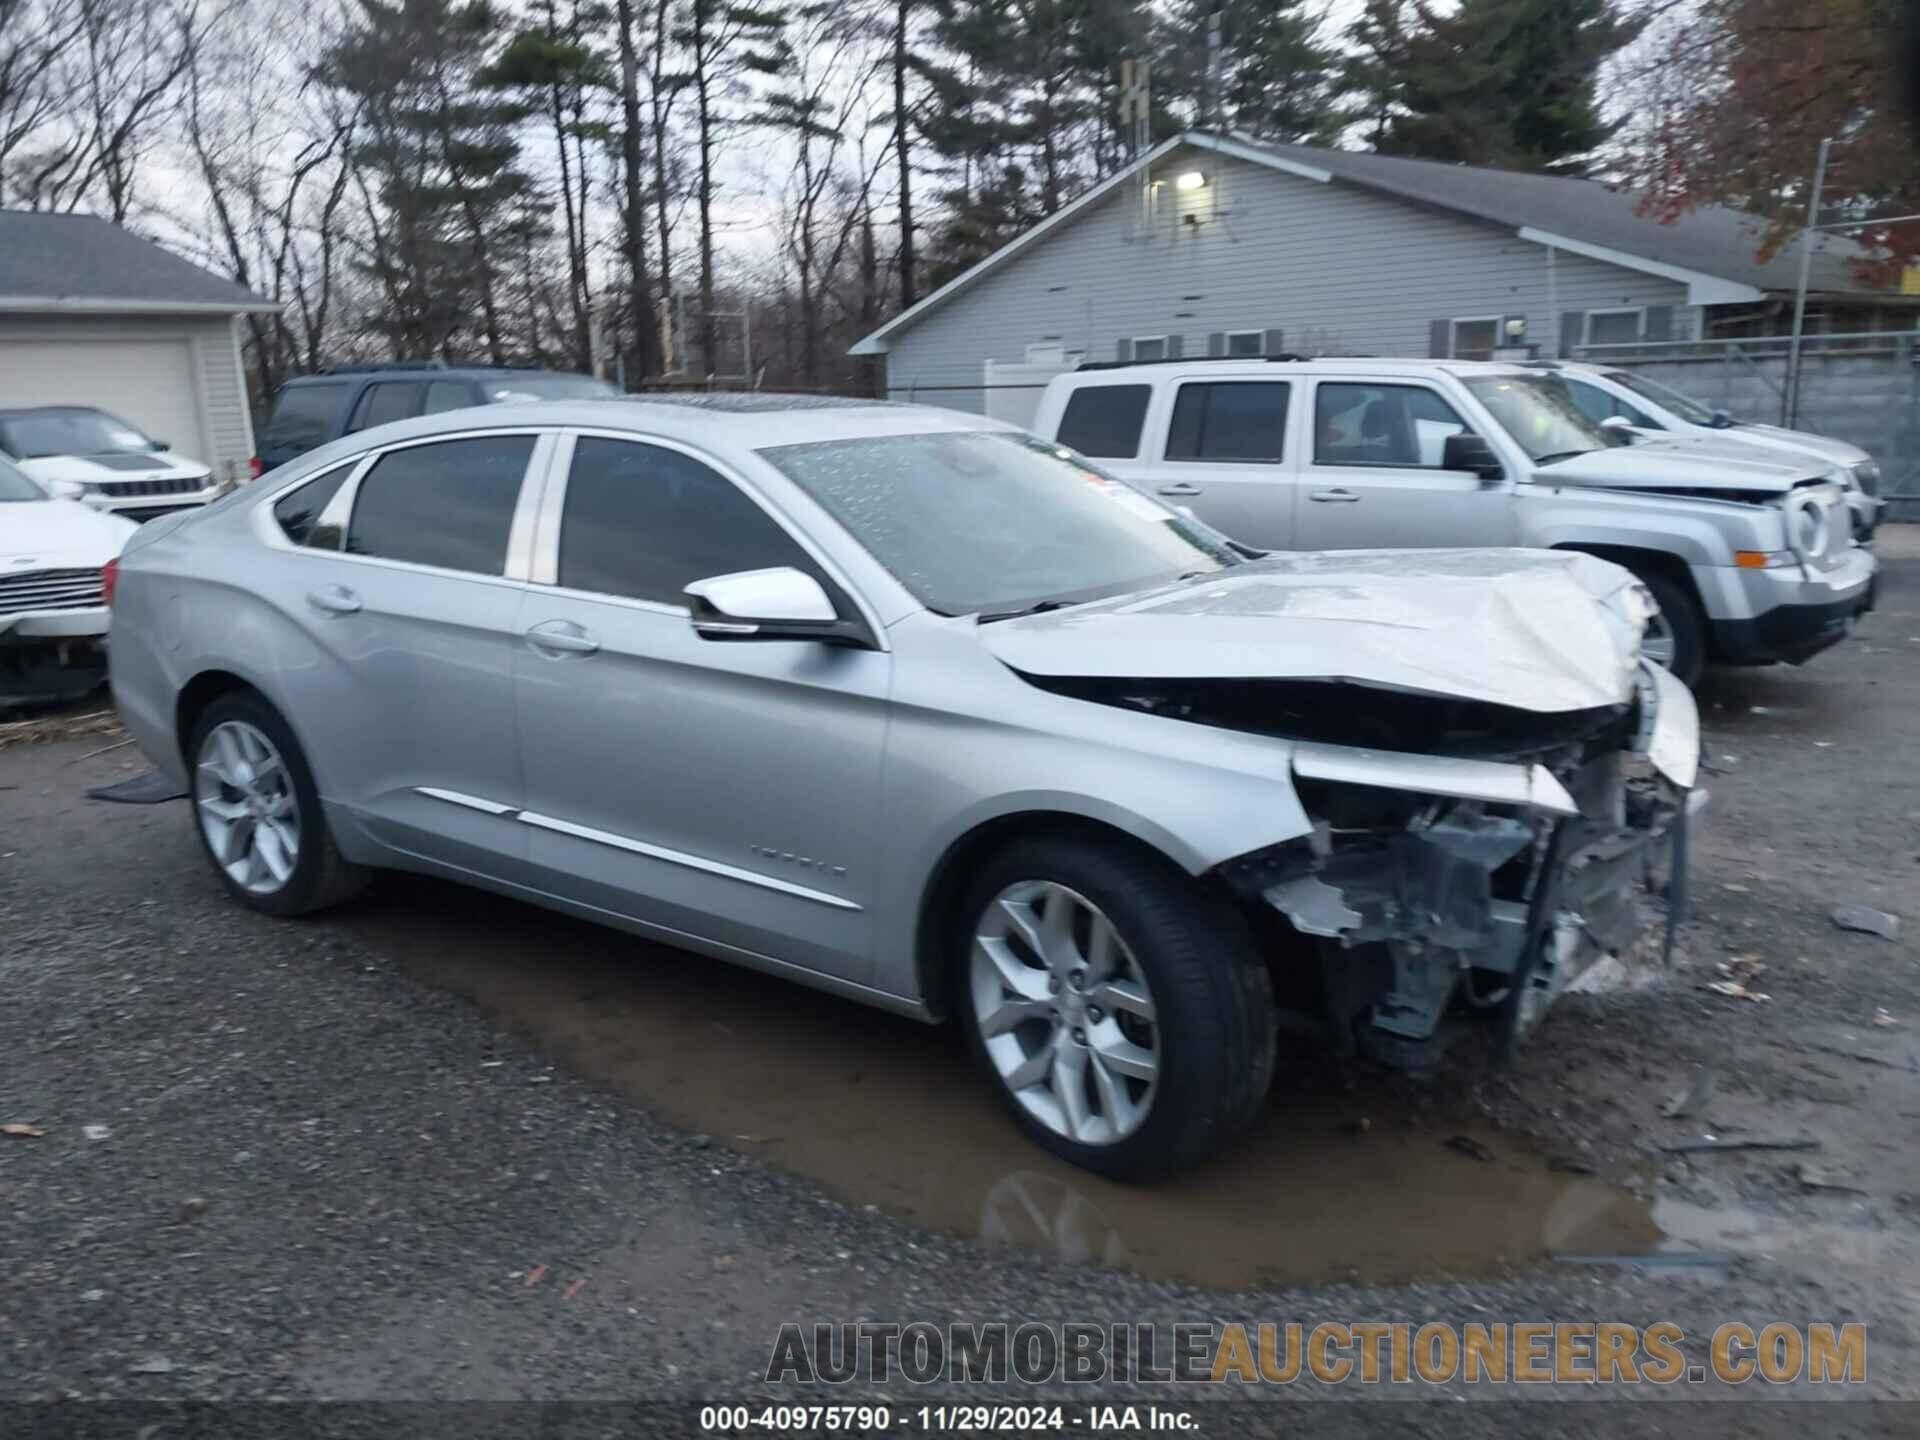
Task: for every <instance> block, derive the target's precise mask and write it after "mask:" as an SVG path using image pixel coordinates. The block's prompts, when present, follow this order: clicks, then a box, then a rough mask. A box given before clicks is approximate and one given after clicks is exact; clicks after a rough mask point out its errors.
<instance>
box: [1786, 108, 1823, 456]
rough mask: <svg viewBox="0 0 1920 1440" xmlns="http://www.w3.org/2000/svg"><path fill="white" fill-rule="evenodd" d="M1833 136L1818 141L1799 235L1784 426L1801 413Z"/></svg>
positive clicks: (1787, 426) (1788, 351)
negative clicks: (1803, 351)
mask: <svg viewBox="0 0 1920 1440" xmlns="http://www.w3.org/2000/svg"><path fill="white" fill-rule="evenodd" d="M1832 148H1833V137H1831V136H1828V137H1827V138H1826V139H1824V140H1822V141H1821V142H1820V156H1819V158H1818V159H1817V160H1815V161H1814V164H1813V194H1812V195H1811V196H1810V197H1809V198H1808V200H1807V228H1806V229H1805V230H1804V231H1803V232H1801V236H1800V283H1799V284H1798V285H1796V286H1795V287H1794V291H1793V338H1792V339H1791V340H1789V341H1788V342H1787V383H1786V385H1785V386H1784V387H1783V389H1782V392H1781V395H1780V423H1781V424H1782V425H1783V426H1785V427H1786V428H1787V429H1789V430H1791V429H1792V428H1793V422H1794V420H1795V418H1796V417H1797V416H1798V415H1799V413H1800V336H1801V332H1802V330H1803V329H1804V328H1805V326H1806V323H1807V275H1808V272H1809V271H1811V270H1812V268H1813V243H1814V239H1815V237H1816V236H1817V235H1818V234H1819V233H1820V192H1821V191H1822V190H1824V189H1825V188H1826V184H1827V152H1828V151H1829V150H1831V149H1832Z"/></svg>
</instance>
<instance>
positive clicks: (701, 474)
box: [518, 435, 891, 983]
mask: <svg viewBox="0 0 1920 1440" xmlns="http://www.w3.org/2000/svg"><path fill="white" fill-rule="evenodd" d="M562 458H563V460H564V459H565V458H566V456H565V451H564V450H563V452H562ZM554 483H555V484H564V486H565V489H564V493H563V494H562V495H561V496H559V497H558V499H557V510H556V498H555V497H554V496H552V495H550V496H549V497H548V500H547V503H546V506H545V507H544V508H545V511H546V513H548V514H550V515H551V514H555V513H557V514H558V515H559V517H560V523H559V526H558V533H557V537H556V538H555V540H552V541H543V543H542V546H541V550H540V553H539V556H538V557H537V558H536V562H535V568H536V579H548V578H550V579H551V580H552V581H553V582H555V583H553V584H550V585H542V584H535V585H534V586H532V587H530V591H529V601H528V606H527V609H526V611H525V612H524V614H523V616H522V625H521V629H522V638H521V642H520V650H519V658H518V673H519V713H520V732H521V737H522V756H523V773H524V775H525V778H526V800H525V813H523V815H522V817H521V818H522V820H524V821H525V822H527V824H528V827H529V836H530V839H529V844H530V847H531V850H530V858H531V860H532V862H533V864H534V866H535V867H536V869H537V870H538V871H540V872H541V876H542V878H541V879H540V881H539V883H540V884H541V885H542V887H543V888H546V889H550V890H552V891H553V892H554V893H555V894H558V895H562V896H564V897H567V898H570V899H572V900H575V901H577V902H579V903H583V904H587V905H591V906H594V907H596V908H598V909H601V910H607V911H612V912H614V913H616V914H622V915H629V916H633V917H635V918H637V919H640V920H643V921H646V922H648V923H650V924H653V925H657V926H661V927H664V928H666V929H669V930H673V931H679V932H683V933H688V934H692V935H697V936H701V937H703V938H706V939H709V940H716V941H719V942H721V943H723V944H726V945H730V946H736V947H739V948H743V949H746V950H749V951H752V952H754V953H756V954H761V955H771V956H772V957H773V958H775V959H778V960H784V961H787V962H789V963H794V964H799V965H802V966H804V967H805V968H808V969H812V970H817V971H820V972H822V973H826V974H830V975H835V976H837V977H839V978H842V979H847V980H852V981H854V982H856V983H863V982H864V981H865V980H866V979H867V977H868V972H869V971H870V969H871V954H870V913H871V909H872V907H873V905H874V904H875V903H876V901H877V900H879V899H880V898H881V897H880V896H879V894H878V892H877V891H876V889H875V872H876V868H877V867H876V865H875V863H874V862H875V858H876V857H875V856H874V854H873V853H872V849H871V846H872V837H873V835H874V833H875V826H874V818H875V808H876V806H877V804H878V790H879V779H880V763H881V752H882V747H883V745H884V742H885V736H886V724H885V708H886V704H887V694H888V680H889V676H890V674H891V669H890V664H891V656H890V655H888V654H887V653H884V652H880V651H872V650H858V649H849V648H840V647H834V646H828V645H823V644H819V643H817V642H813V641H791V640H778V641H713V640H705V639H702V638H701V637H700V636H698V635H697V634H695V633H694V630H693V627H692V626H691V624H690V623H689V622H688V616H687V608H686V597H685V593H684V592H685V588H686V586H687V585H688V584H690V583H691V582H693V581H695V580H700V579H705V578H708V577H711V576H714V575H722V574H728V573H731V572H734V571H740V570H759V569H765V568H768V567H771V566H778V565H791V566H794V567H796V568H799V569H803V570H806V571H807V572H808V573H810V574H812V575H813V576H814V577H815V578H816V579H818V580H820V581H821V582H822V584H823V585H825V586H826V587H827V589H828V591H829V593H830V594H833V595H835V599H836V603H837V604H840V605H843V606H848V607H850V606H851V602H850V601H848V600H847V598H846V597H845V595H844V593H843V592H840V591H839V590H838V587H837V586H835V584H834V583H833V581H832V580H831V579H830V578H829V577H828V576H827V575H826V574H825V572H824V571H823V570H822V569H821V567H820V566H819V565H818V564H817V563H816V562H815V560H814V559H813V557H812V556H811V555H810V554H809V553H808V552H807V551H806V550H805V549H804V548H803V547H802V546H801V545H800V544H799V543H798V541H796V540H795V538H794V537H793V535H792V534H791V533H789V532H788V530H787V529H786V528H785V527H784V526H783V525H782V524H781V523H780V522H779V521H777V520H775V519H774V518H773V516H772V515H771V514H770V513H769V512H768V511H767V510H766V509H764V508H763V507H762V506H761V505H760V503H759V502H758V501H756V500H755V499H754V498H752V497H751V496H750V495H748V493H747V492H746V491H745V490H744V489H743V488H742V487H741V486H740V485H739V484H737V483H736V482H735V481H734V480H733V479H731V478H729V477H728V476H726V475H723V474H721V473H720V471H719V470H717V469H715V468H714V467H713V466H712V465H710V464H708V463H706V462H705V461H704V460H702V459H701V458H699V457H697V456H695V455H693V454H690V453H688V452H687V451H684V450H681V449H678V448H674V447H671V446H669V445H666V444H645V443H639V442H636V441H633V440H622V439H615V438H611V437H600V436H594V435H580V436H578V437H577V439H575V441H574V442H573V450H572V455H571V458H570V461H568V462H567V463H566V465H565V469H564V471H561V470H558V469H556V472H555V481H554ZM548 565H550V566H551V568H552V573H551V575H550V576H548V575H546V574H544V573H542V572H543V571H544V570H545V568H546V567H547V566H548ZM850 613H851V612H850Z"/></svg>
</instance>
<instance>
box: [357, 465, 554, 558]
mask: <svg viewBox="0 0 1920 1440" xmlns="http://www.w3.org/2000/svg"><path fill="white" fill-rule="evenodd" d="M533 438H534V437H533V436H531V435H486V436H476V437H474V438H472V439H468V440H442V441H439V442H436V443H435V444H432V445H410V446H408V447H407V448H406V449H404V450H394V451H391V452H389V453H388V454H386V455H382V456H381V457H380V459H379V460H377V461H376V462H374V466H373V468H372V469H371V470H369V471H368V472H367V473H366V474H365V475H364V476H363V477H361V480H360V489H359V493H358V494H356V495H355V496H354V500H353V518H352V520H351V521H350V522H349V523H348V525H347V544H346V548H347V551H348V553H350V554H353V555H372V556H378V557H379V558H381V559H384V560H404V561H406V562H407V563H409V564H412V565H435V566H438V567H439V568H440V569H442V570H466V571H470V572H472V573H473V574H476V575H499V574H501V573H502V572H504V571H505V569H506V566H507V536H508V534H509V533H510V532H511V531H512V529H513V511H514V506H515V505H516V504H517V503H518V502H519V499H520V482H521V480H522V479H523V478H525V476H526V473H527V461H528V460H529V459H530V458H531V457H532V455H533Z"/></svg>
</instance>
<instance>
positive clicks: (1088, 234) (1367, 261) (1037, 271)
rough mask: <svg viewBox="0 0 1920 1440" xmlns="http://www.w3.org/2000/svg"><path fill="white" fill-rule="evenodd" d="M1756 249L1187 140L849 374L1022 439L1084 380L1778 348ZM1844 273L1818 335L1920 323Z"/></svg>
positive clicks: (1011, 248) (1733, 224)
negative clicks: (1756, 339)
mask: <svg viewBox="0 0 1920 1440" xmlns="http://www.w3.org/2000/svg"><path fill="white" fill-rule="evenodd" d="M1760 241H1761V227H1760V226H1759V224H1758V223H1757V222H1755V221H1754V220H1752V219H1751V218H1750V217H1747V216H1743V215H1740V214H1737V213H1736V212H1733V211H1731V210H1724V209H1711V208H1703V209H1699V210H1696V211H1693V212H1691V213H1689V214H1687V215H1684V216H1682V217H1681V218H1680V219H1679V220H1678V221H1676V222H1675V223H1672V224H1662V223H1660V222H1659V221H1658V220H1655V219H1651V218H1647V217H1644V216H1642V215H1640V214H1639V213H1637V203H1636V200H1635V197H1634V196H1632V195H1630V194H1625V193H1621V192H1617V191H1613V190H1609V189H1608V188H1607V187H1605V186H1604V185H1600V184H1598V183H1596V182H1593V181H1589V180H1567V179H1560V178H1556V177H1553V176H1544V175H1529V174H1519V173H1514V172H1509V171H1501V170H1479V169H1472V168H1469V167H1465V166H1458V165H1445V164H1439V163H1436V162H1433V161H1425V160H1404V159H1398V158H1395V157H1391V156H1384V155H1373V154H1361V153H1353V152H1348V151H1338V150H1324V149H1317V148H1313V147H1308V146H1300V145H1268V144H1261V143H1256V142H1253V141H1248V140H1243V139H1239V138H1235V137H1231V136H1226V135H1217V134H1209V133H1204V132H1199V131H1190V132H1188V133H1186V134H1183V135H1180V136H1177V137H1175V138H1174V139H1171V140H1168V141H1165V142H1164V143H1162V144H1160V145H1158V146H1156V147H1155V148H1154V149H1153V150H1151V151H1150V152H1148V153H1147V154H1146V155H1145V156H1143V157H1142V158H1141V159H1140V160H1138V161H1136V162H1135V163H1134V164H1133V165H1132V166H1131V167H1129V168H1128V169H1126V170H1124V171H1122V172H1120V173H1119V174H1117V175H1115V176H1113V177H1112V178H1111V179H1109V180H1107V181H1106V182H1104V183H1103V184H1101V185H1098V186H1096V187H1095V188H1093V189H1092V190H1090V191H1088V192H1087V193H1086V194H1085V195H1083V196H1081V197H1080V198H1079V199H1078V200H1076V201H1075V202H1074V203H1073V204H1071V205H1068V206H1066V207H1065V208H1064V209H1062V210H1060V211H1059V212H1057V213H1056V214H1054V215H1052V216H1050V217H1049V218H1048V219H1047V220H1045V221H1043V222H1042V223H1041V224H1039V225H1036V226H1035V227H1034V228H1033V229H1031V230H1029V231H1028V232H1026V233H1025V234H1024V235H1022V236H1020V237H1019V238H1018V239H1016V240H1014V241H1012V242H1011V243H1009V244H1007V245H1005V246H1003V247H1002V248H1001V249H1000V250H998V251H996V252H995V253H994V254H992V255H990V256H988V257H987V258H986V259H984V260H982V261H980V262H979V263H978V264H977V265H975V266H974V267H973V268H972V269H970V270H968V271H966V272H965V273H964V274H962V275H960V276H958V277H956V278H955V279H953V280H952V281H950V282H949V283H947V284H946V285H944V286H942V287H941V288H940V289H939V290H936V291H935V292H933V293H932V294H930V295H928V296H927V297H926V298H925V299H923V300H922V301H920V303H919V304H917V305H915V306H913V307H912V308H911V309H909V310H906V311H905V312H903V313H902V314H900V315H899V316H897V317H895V318H894V319H893V320H891V321H889V322H888V323H887V324H885V325H883V326H881V327H880V328H879V329H878V330H876V331H874V332H873V333H872V334H871V335H868V336H867V337H866V338H865V339H863V340H861V341H860V342H859V343H858V344H856V345H855V346H854V347H853V353H854V354H856V355H884V356H886V367H887V386H888V392H889V394H890V395H891V396H892V397H893V398H895V399H918V400H922V401H926V402H930V403H934V404H943V405H950V406H954V407H956V408H960V409H968V410H985V411H987V412H988V413H991V414H996V415H1001V416H1003V417H1004V418H1007V419H1011V420H1016V421H1019V420H1024V419H1025V418H1027V417H1028V416H1030V415H1031V413H1032V408H1033V405H1034V403H1035V401H1036V400H1037V398H1038V390H1037V389H1036V388H1034V387H1035V386H1037V385H1038V384H1040V383H1044V381H1045V380H1046V379H1047V378H1048V377H1049V376H1051V375H1052V374H1055V373H1057V372H1058V371H1060V370H1062V369H1066V368H1071V367H1072V366H1073V365H1075V364H1078V363H1081V362H1082V361H1097V360H1116V359H1120V360H1125V359H1159V358H1175V357H1180V356H1188V357H1191V356H1198V355H1261V354H1274V353H1279V352H1281V351H1293V352H1298V353H1303V354H1336V353H1337V354H1372V355H1403V356H1452V357H1461V358H1488V357H1492V356H1496V355H1498V356H1500V357H1502V358H1506V357H1509V356H1512V357H1516V358H1518V357H1539V356H1564V355H1568V354H1570V353H1573V352H1574V351H1575V350H1576V349H1577V348H1579V347H1585V346H1593V345H1625V344H1636V343H1645V342H1653V341H1664V340H1692V339H1699V338H1703V337H1717V336H1736V335H1741V334H1751V333H1769V334H1770V333H1778V331H1779V330H1780V329H1782V328H1784V327H1783V326H1782V325H1781V324H1780V323H1779V317H1780V313H1781V310H1782V306H1783V303H1784V302H1785V300H1786V299H1787V298H1788V297H1790V295H1791V292H1792V289H1793V286H1794V284H1795V280H1796V276H1797V269H1798V252H1797V250H1795V251H1792V252H1791V253H1787V254H1781V255H1776V256H1775V257H1773V259H1772V260H1770V261H1769V262H1768V263H1765V264H1763V263H1761V262H1760V261H1759V260H1758V259H1757V258H1756V252H1757V250H1758V249H1759V246H1760ZM1857 253H1858V252H1857V251H1856V250H1855V249H1854V248H1853V246H1852V245H1851V244H1850V243H1849V242H1846V241H1843V240H1837V239H1835V240H1827V241H1824V242H1823V244H1822V246H1821V248H1820V249H1819V250H1818V251H1817V252H1816V254H1815V256H1814V263H1813V270H1812V275H1811V282H1810V291H1811V294H1812V296H1813V303H1814V311H1813V316H1814V321H1815V326H1816V328H1817V327H1818V326H1819V325H1821V324H1825V325H1826V326H1827V328H1846V327H1848V326H1850V325H1855V324H1858V325H1862V326H1872V327H1873V328H1878V326H1879V324H1880V323H1881V322H1883V321H1884V320H1885V318H1886V314H1885V312H1888V311H1891V310H1896V309H1900V308H1901V307H1903V306H1905V307H1910V308H1913V309H1915V310H1920V297H1915V298H1914V299H1906V300H1903V298H1902V297H1900V296H1898V295H1894V294H1891V293H1887V292H1863V291H1862V289H1861V287H1860V286H1859V284H1858V283H1857V282H1856V280H1855V279H1854V277H1853V275H1852V272H1851V269H1850V267H1849V266H1848V264H1847V259H1848V257H1849V256H1850V255H1853V254H1857ZM1860 317H1866V318H1864V319H1862V318H1860ZM1898 323H1901V324H1903V325H1905V324H1911V323H1912V318H1902V319H1901V320H1899V321H1898Z"/></svg>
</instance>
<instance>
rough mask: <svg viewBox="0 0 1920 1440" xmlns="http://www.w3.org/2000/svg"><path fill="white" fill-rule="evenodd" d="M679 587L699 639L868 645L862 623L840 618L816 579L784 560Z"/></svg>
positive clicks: (865, 629)
mask: <svg viewBox="0 0 1920 1440" xmlns="http://www.w3.org/2000/svg"><path fill="white" fill-rule="evenodd" d="M685 593H686V596H687V600H688V603H689V606H690V609H691V612H692V613H691V616H690V617H689V618H690V619H691V620H692V622H693V628H694V633H696V634H697V635H699V637H700V638H701V639H702V640H817V641H820V642H823V643H825V644H828V645H854V646H859V647H861V648H864V649H872V648H873V639H872V637H871V636H870V635H869V634H868V633H867V627H866V626H865V625H863V624H860V623H858V622H857V621H851V620H842V619H841V618H840V616H839V614H838V613H837V612H836V611H835V610H834V608H833V601H832V600H831V599H830V598H829V597H828V595H827V592H826V591H825V590H824V589H822V588H821V585H820V582H819V581H818V580H816V579H814V578H813V577H812V576H811V575H809V574H807V573H806V572H805V571H803V570H796V569H794V568H793V567H792V566H790V565H778V566H775V567H774V568H772V569H770V570H739V571H736V572H734V573H733V574H731V575H714V576H711V577H709V578H708V579H705V580H696V581H694V582H693V584H691V585H689V586H687V588H686V592H685Z"/></svg>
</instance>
